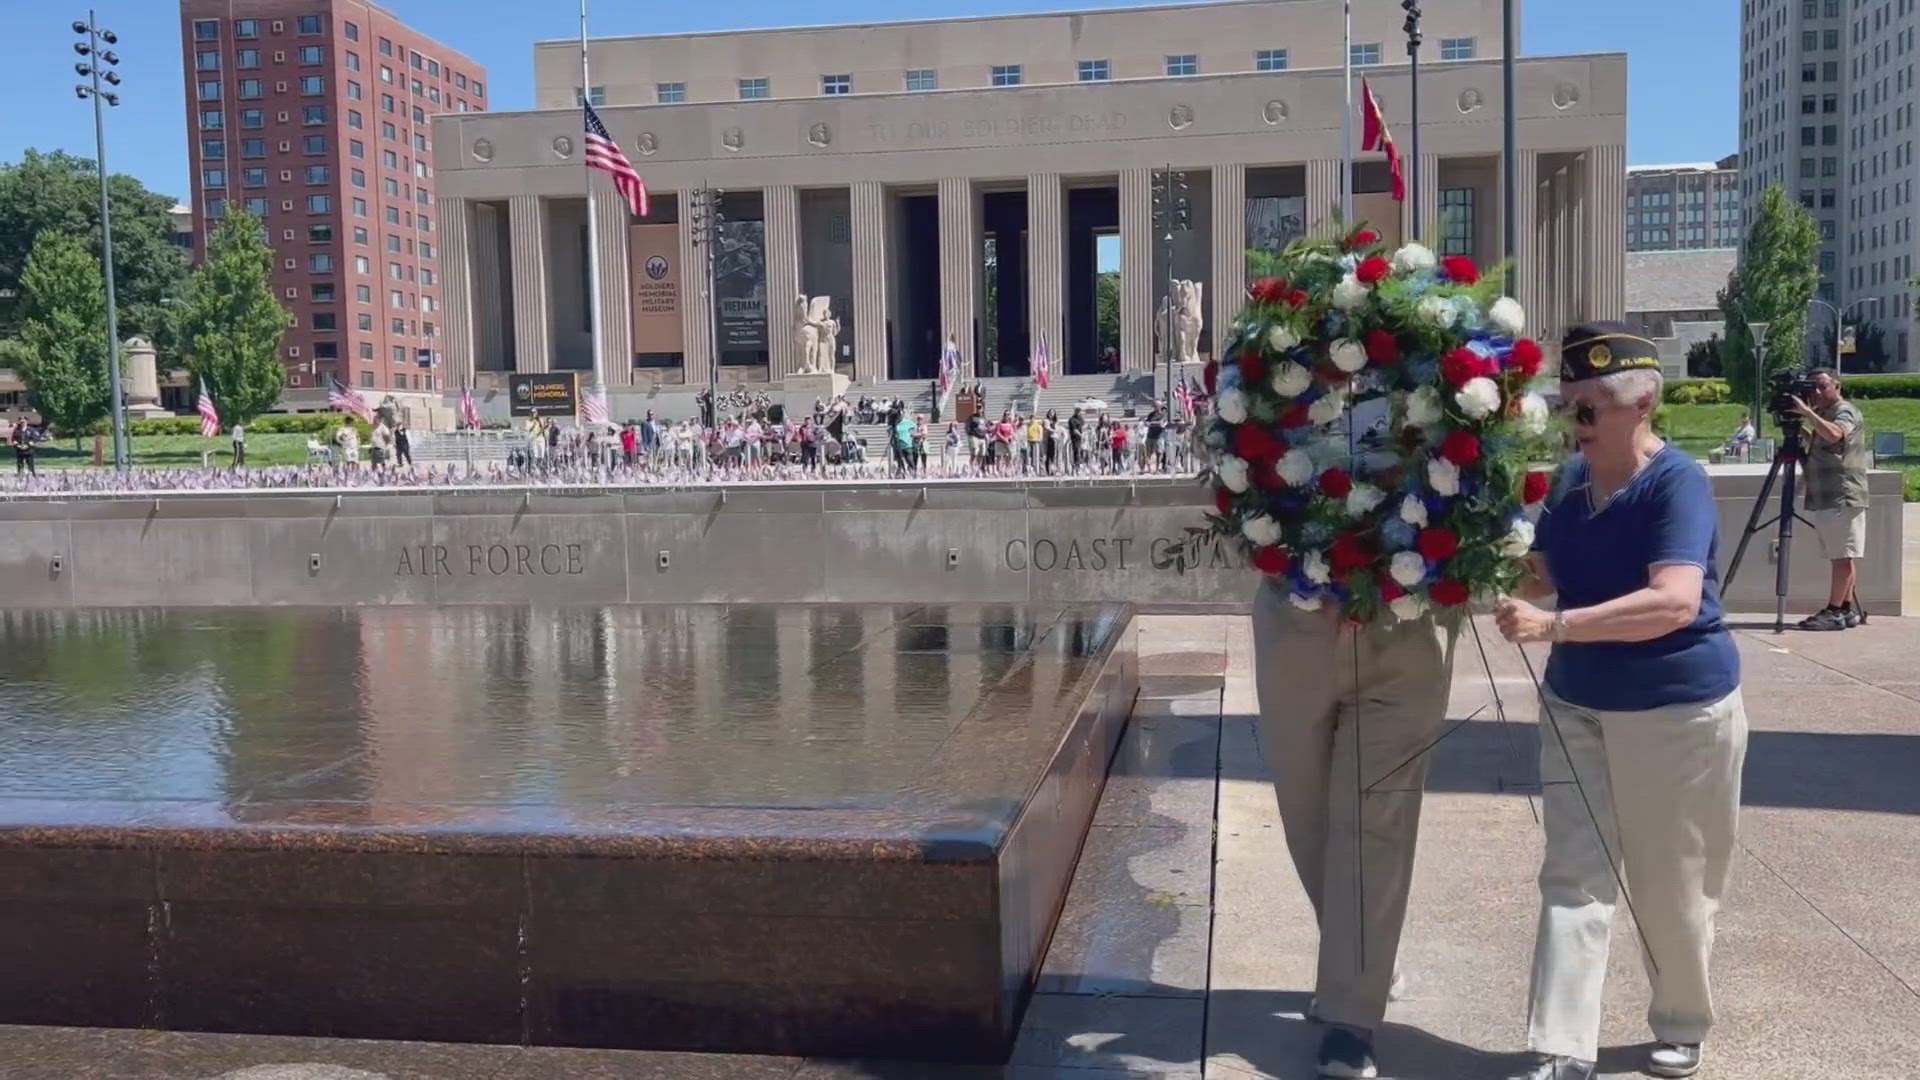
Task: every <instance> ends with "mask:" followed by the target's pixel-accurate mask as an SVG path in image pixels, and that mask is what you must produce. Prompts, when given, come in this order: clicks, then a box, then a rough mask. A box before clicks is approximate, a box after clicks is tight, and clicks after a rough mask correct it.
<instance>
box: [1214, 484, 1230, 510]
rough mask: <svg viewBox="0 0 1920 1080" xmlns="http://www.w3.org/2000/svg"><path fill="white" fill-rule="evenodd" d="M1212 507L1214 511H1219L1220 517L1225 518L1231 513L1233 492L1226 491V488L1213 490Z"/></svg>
mask: <svg viewBox="0 0 1920 1080" xmlns="http://www.w3.org/2000/svg"><path fill="white" fill-rule="evenodd" d="M1213 505H1214V509H1216V510H1219V511H1220V516H1221V517H1226V516H1227V515H1228V514H1231V513H1233V492H1231V491H1228V490H1227V489H1226V488H1214V489H1213Z"/></svg>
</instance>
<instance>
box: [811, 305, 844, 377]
mask: <svg viewBox="0 0 1920 1080" xmlns="http://www.w3.org/2000/svg"><path fill="white" fill-rule="evenodd" d="M820 304H821V314H822V318H821V320H820V351H819V352H818V353H816V354H815V355H814V365H815V366H816V367H817V368H819V370H820V372H821V373H822V374H829V373H831V372H832V371H833V370H834V365H835V364H837V363H839V360H840V320H839V319H836V318H834V317H833V298H832V297H830V296H822V297H820Z"/></svg>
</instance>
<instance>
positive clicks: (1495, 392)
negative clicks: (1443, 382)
mask: <svg viewBox="0 0 1920 1080" xmlns="http://www.w3.org/2000/svg"><path fill="white" fill-rule="evenodd" d="M1453 400H1454V401H1455V402H1457V403H1458V404H1459V406H1460V411H1461V412H1463V413H1466V414H1467V419H1469V420H1484V419H1486V418H1487V417H1489V416H1492V415H1493V413H1494V411H1495V410H1497V409H1499V408H1500V385H1499V384H1498V383H1496V382H1494V381H1493V380H1492V379H1488V378H1485V377H1482V378H1478V379H1469V380H1468V381H1467V385H1465V386H1463V387H1461V388H1460V392H1459V393H1458V394H1455V395H1454V398H1453Z"/></svg>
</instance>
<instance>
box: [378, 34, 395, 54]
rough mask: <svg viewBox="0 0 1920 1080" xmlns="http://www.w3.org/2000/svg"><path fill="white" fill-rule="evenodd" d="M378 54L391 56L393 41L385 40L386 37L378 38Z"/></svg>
mask: <svg viewBox="0 0 1920 1080" xmlns="http://www.w3.org/2000/svg"><path fill="white" fill-rule="evenodd" d="M380 55H381V56H392V55H393V42H391V41H388V40H387V39H386V38H381V39H380Z"/></svg>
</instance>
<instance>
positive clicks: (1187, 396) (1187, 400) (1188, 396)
mask: <svg viewBox="0 0 1920 1080" xmlns="http://www.w3.org/2000/svg"><path fill="white" fill-rule="evenodd" d="M1173 397H1174V400H1176V401H1178V402H1179V403H1180V415H1181V416H1182V417H1183V418H1185V419H1186V420H1188V421H1189V422H1191V421H1192V420H1193V386H1192V384H1190V383H1189V382H1188V381H1187V380H1185V379H1181V380H1180V385H1179V386H1176V387H1174V390H1173Z"/></svg>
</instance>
